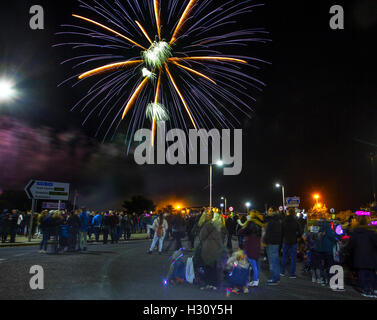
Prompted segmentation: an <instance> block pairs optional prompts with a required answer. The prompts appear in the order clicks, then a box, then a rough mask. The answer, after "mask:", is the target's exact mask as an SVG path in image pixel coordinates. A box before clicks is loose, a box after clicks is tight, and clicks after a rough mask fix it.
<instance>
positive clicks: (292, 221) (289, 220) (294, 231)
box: [280, 208, 302, 279]
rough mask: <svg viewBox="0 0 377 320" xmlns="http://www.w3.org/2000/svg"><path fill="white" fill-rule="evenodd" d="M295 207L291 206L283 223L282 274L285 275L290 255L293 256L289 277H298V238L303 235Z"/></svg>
mask: <svg viewBox="0 0 377 320" xmlns="http://www.w3.org/2000/svg"><path fill="white" fill-rule="evenodd" d="M295 215H296V213H295V209H293V208H289V210H288V215H287V217H285V219H284V220H283V223H282V233H283V234H282V237H283V257H282V261H281V270H280V275H281V276H285V270H286V267H287V262H288V257H290V258H291V266H290V269H289V278H291V279H296V260H297V239H299V238H300V237H301V235H302V232H301V228H300V225H299V223H298V222H297V220H296V218H295Z"/></svg>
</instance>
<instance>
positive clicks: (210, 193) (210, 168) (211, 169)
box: [209, 160, 224, 210]
mask: <svg viewBox="0 0 377 320" xmlns="http://www.w3.org/2000/svg"><path fill="white" fill-rule="evenodd" d="M216 165H217V166H218V167H222V166H223V165H224V162H223V161H221V160H219V161H217V162H216ZM213 166H214V165H213V164H210V165H209V209H210V210H212V185H213V184H212V178H213V177H212V176H213Z"/></svg>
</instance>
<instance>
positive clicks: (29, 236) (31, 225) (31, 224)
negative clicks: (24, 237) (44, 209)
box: [28, 199, 35, 242]
mask: <svg viewBox="0 0 377 320" xmlns="http://www.w3.org/2000/svg"><path fill="white" fill-rule="evenodd" d="M34 210H35V200H34V199H32V200H31V216H30V225H29V235H28V241H29V242H31V236H32V232H33V217H34Z"/></svg>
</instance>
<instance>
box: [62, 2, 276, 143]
mask: <svg viewBox="0 0 377 320" xmlns="http://www.w3.org/2000/svg"><path fill="white" fill-rule="evenodd" d="M79 2H80V7H81V8H84V9H85V10H87V11H88V15H89V17H87V16H82V15H78V14H73V15H72V16H73V18H74V19H75V20H77V21H80V24H79V25H63V27H64V28H69V29H70V30H68V31H67V30H64V32H59V33H58V34H59V35H68V36H69V37H71V36H75V37H80V39H86V41H83V40H80V42H65V43H60V44H58V45H55V46H64V45H69V46H72V47H73V49H76V50H84V53H85V54H82V55H77V56H75V57H74V58H71V59H69V60H66V61H64V62H63V63H66V62H72V61H79V63H78V64H76V65H75V66H74V68H76V67H81V68H82V67H83V66H87V65H91V66H93V68H88V67H87V69H86V70H83V72H81V73H79V74H77V75H74V76H73V77H70V78H69V79H67V80H66V81H64V82H63V83H66V82H67V81H70V80H73V79H76V80H78V83H80V82H82V81H86V80H87V81H93V83H92V85H91V87H90V88H89V90H88V92H87V94H86V95H85V96H84V98H83V99H81V100H80V101H79V102H78V103H77V104H76V105H75V106H74V107H73V108H72V110H74V109H76V108H78V107H81V111H82V112H85V111H88V110H89V111H88V112H87V113H88V114H87V116H86V118H85V120H84V123H85V122H86V121H87V120H88V119H89V118H90V117H91V116H92V115H94V114H95V112H98V116H99V117H100V118H101V119H102V121H101V124H100V126H99V128H98V130H97V133H96V135H98V134H99V133H100V130H101V129H102V128H104V125H105V124H107V123H108V122H109V124H108V125H106V127H107V130H106V133H105V134H104V140H105V139H106V137H107V136H108V135H109V133H110V131H111V130H114V134H115V133H116V132H117V130H118V128H119V126H120V124H121V122H122V120H124V119H125V118H126V117H127V116H128V114H129V113H130V112H131V110H132V111H133V112H132V114H131V115H130V117H128V118H129V126H128V130H127V135H132V134H133V133H134V132H135V130H136V129H138V128H140V127H143V126H144V123H145V121H147V119H148V120H149V121H150V122H151V125H152V133H153V137H152V141H154V136H155V129H156V122H158V121H171V126H174V127H180V128H183V129H185V130H187V129H189V127H188V126H187V124H188V123H190V122H191V126H190V127H193V128H195V129H198V128H207V129H208V128H209V127H211V126H212V127H213V126H215V127H222V128H233V127H234V126H235V123H237V124H239V121H238V120H237V117H236V116H235V115H234V112H233V110H232V109H234V110H239V111H240V112H242V113H243V114H245V115H247V116H248V115H250V110H251V107H250V105H251V104H252V102H253V101H255V99H253V97H252V95H251V92H252V91H253V90H255V89H256V90H260V91H261V90H262V87H263V86H264V83H263V82H261V81H259V80H257V79H256V78H255V77H253V76H251V75H250V72H247V70H245V68H247V67H251V68H255V69H259V67H258V66H257V64H259V63H266V62H265V61H263V60H261V59H257V58H252V57H248V56H241V55H234V54H232V52H234V51H237V49H238V48H239V46H248V45H249V44H250V43H251V42H261V43H266V42H268V41H270V40H269V39H266V38H265V37H266V34H267V32H266V31H265V30H264V29H261V28H256V29H244V30H238V29H237V28H236V30H232V29H233V27H234V26H235V24H236V21H235V20H233V19H235V18H237V17H239V16H241V15H246V14H250V13H251V12H252V11H253V10H254V9H256V8H257V7H259V6H262V4H256V3H254V1H252V0H244V1H234V0H228V1H218V0H216V1H215V0H166V1H159V0H143V1H141V0H127V1H126V0H124V1H120V0H115V1H113V2H112V3H111V4H110V3H109V2H108V1H105V0H103V1H93V2H92V4H87V3H85V2H83V1H79ZM219 2H220V3H219ZM224 30H227V31H226V32H224ZM150 35H152V36H153V37H151V36H150ZM89 50H93V54H88V51H89ZM228 51H230V52H231V53H230V54H228V53H225V52H228ZM100 61H108V62H109V63H101V64H100ZM88 69H89V70H88ZM89 78H93V79H92V80H89ZM76 84H77V83H75V85H76ZM168 110H169V111H168ZM106 127H105V128H106Z"/></svg>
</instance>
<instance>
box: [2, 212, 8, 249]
mask: <svg viewBox="0 0 377 320" xmlns="http://www.w3.org/2000/svg"><path fill="white" fill-rule="evenodd" d="M8 215H9V214H8V210H7V209H4V210H3V212H2V213H1V214H0V236H1V242H2V243H5V242H6V241H7V235H8V226H9V220H8V218H9V217H8Z"/></svg>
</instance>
